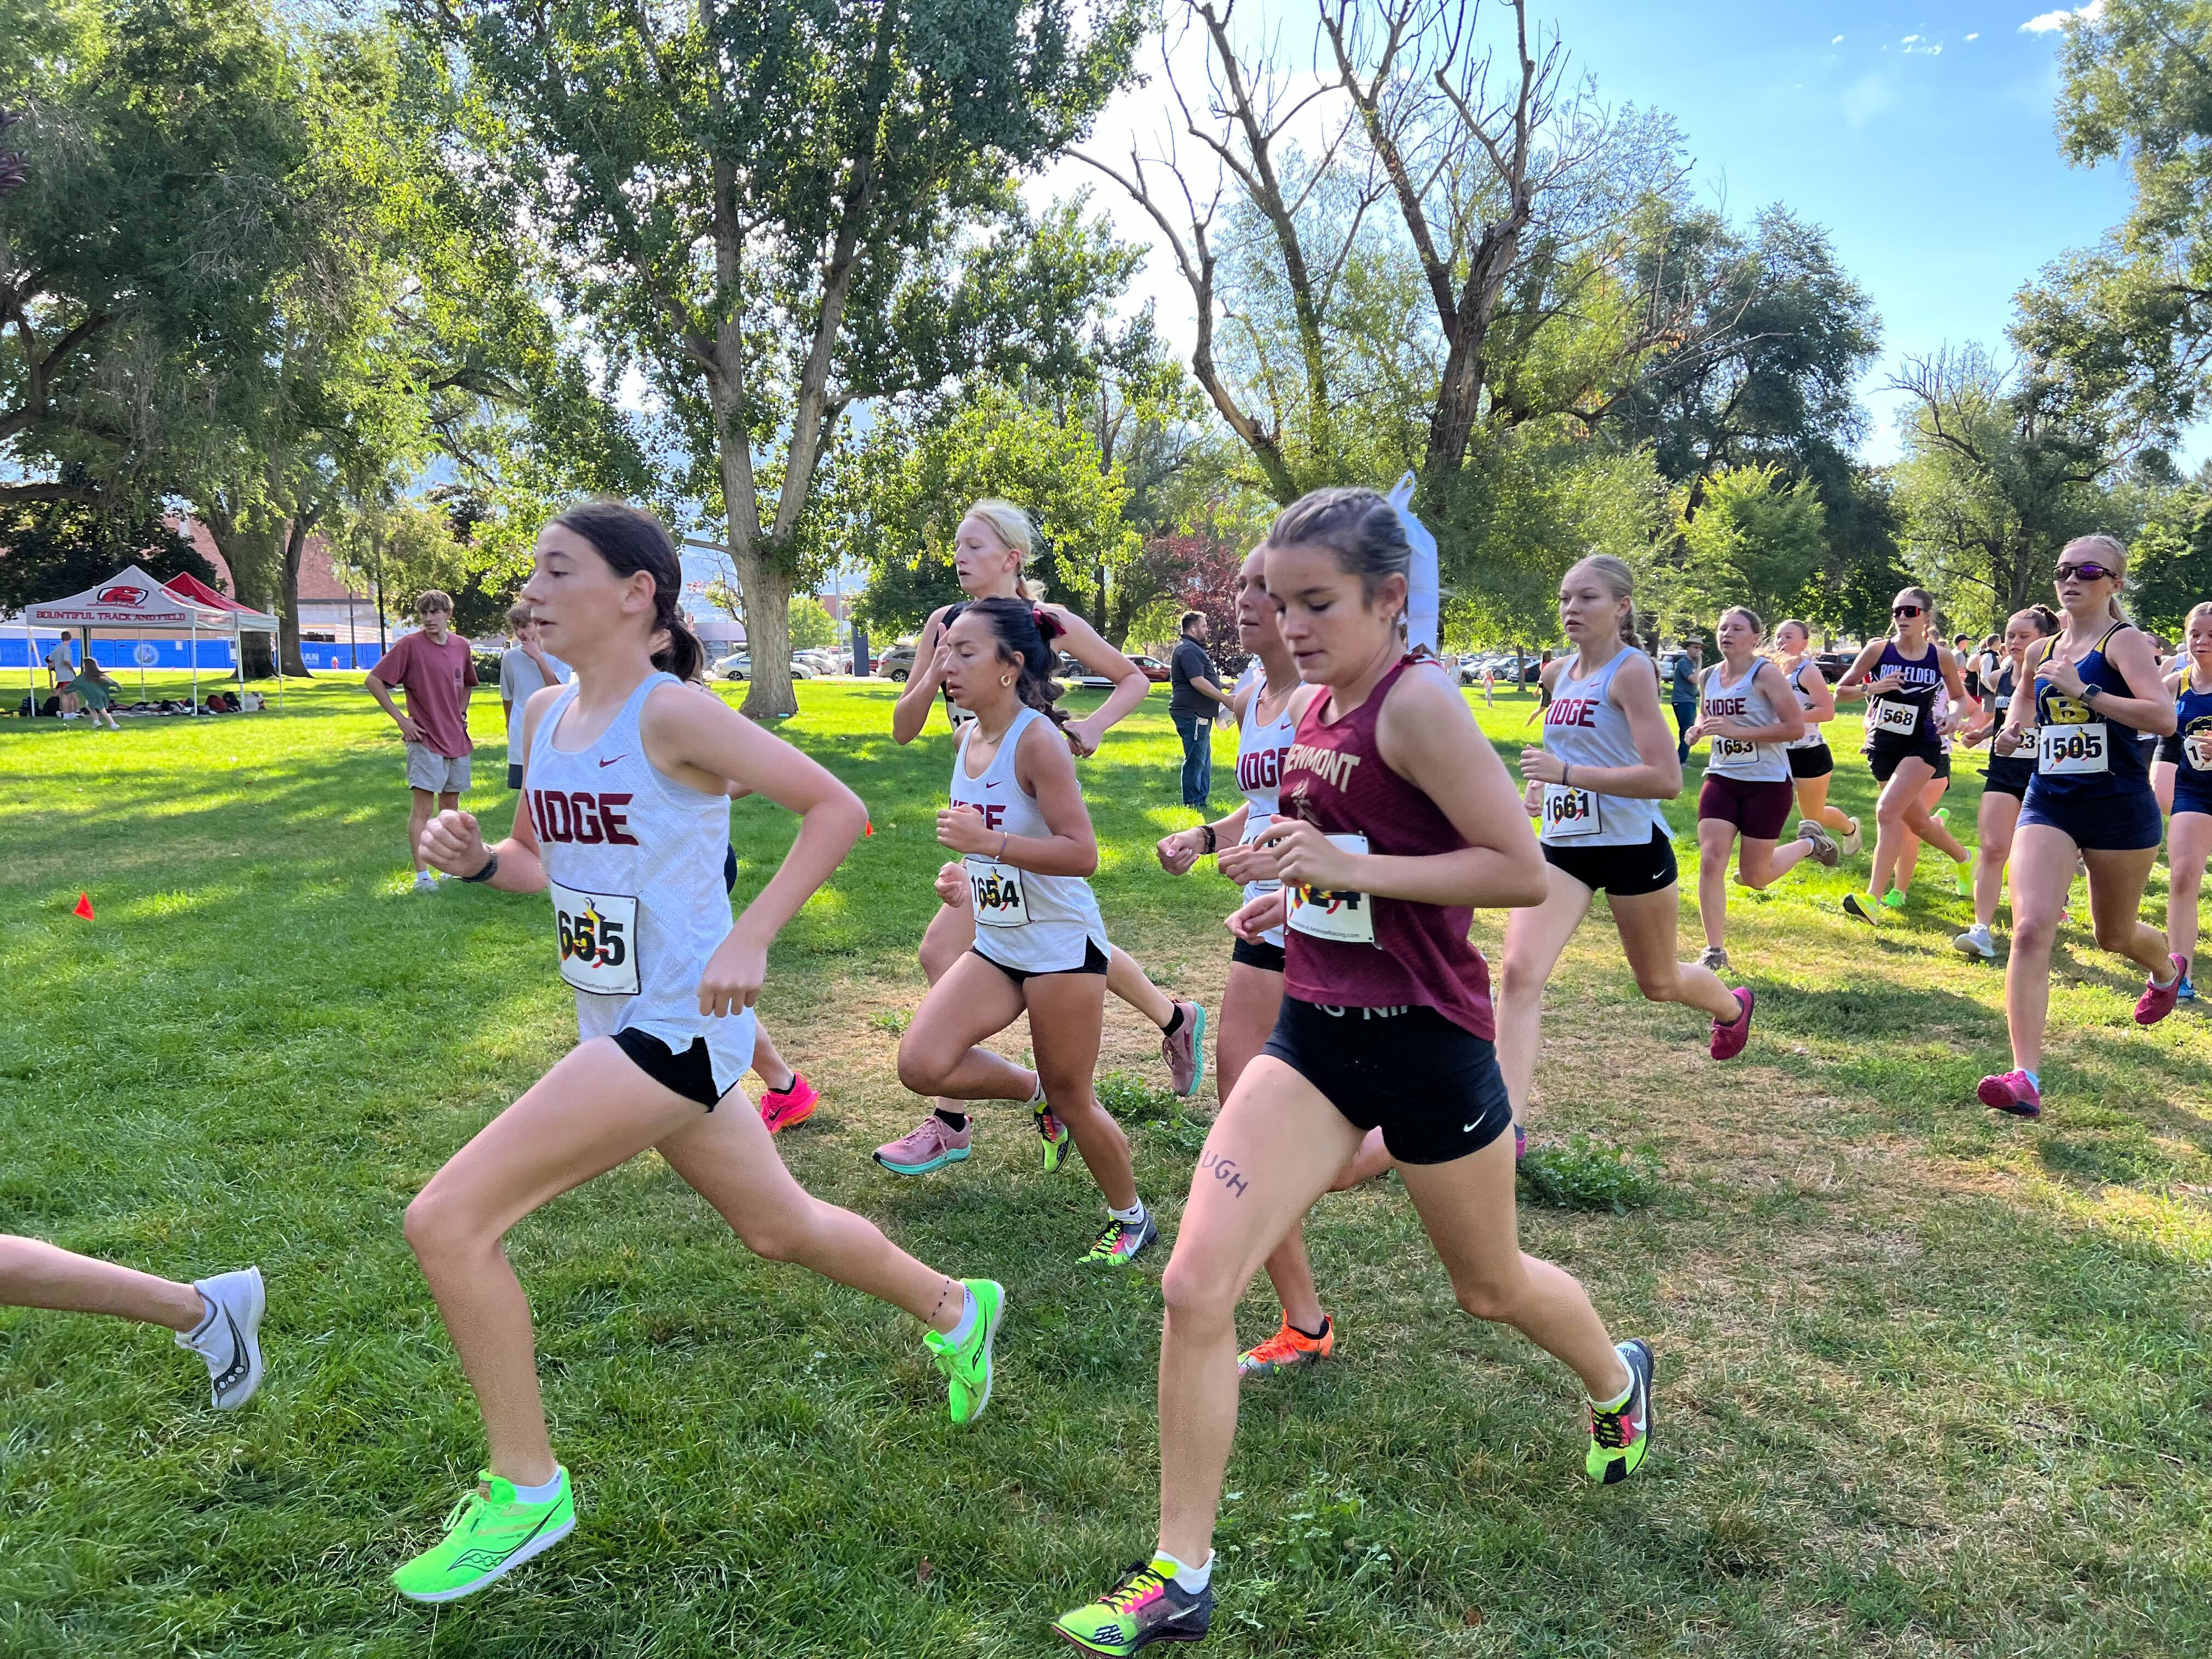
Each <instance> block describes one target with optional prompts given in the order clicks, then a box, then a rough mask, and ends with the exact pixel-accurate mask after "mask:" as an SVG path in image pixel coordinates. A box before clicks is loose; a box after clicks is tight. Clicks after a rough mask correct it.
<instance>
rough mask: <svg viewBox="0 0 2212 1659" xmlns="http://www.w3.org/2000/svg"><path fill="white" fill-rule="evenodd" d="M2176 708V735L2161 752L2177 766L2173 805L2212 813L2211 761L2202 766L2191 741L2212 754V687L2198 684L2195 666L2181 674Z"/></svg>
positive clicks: (2188, 667)
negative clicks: (2196, 742)
mask: <svg viewBox="0 0 2212 1659" xmlns="http://www.w3.org/2000/svg"><path fill="white" fill-rule="evenodd" d="M2173 707H2174V713H2175V715H2176V716H2177V718H2176V720H2175V722H2174V730H2173V735H2172V737H2170V738H2166V742H2165V744H2164V746H2163V748H2162V749H2161V750H2160V753H2161V754H2162V756H2163V757H2164V758H2166V759H2167V760H2170V761H2172V763H2173V765H2174V774H2173V802H2174V805H2175V806H2176V807H2177V808H2179V807H2180V806H2181V805H2182V804H2183V802H2185V801H2186V802H2187V803H2188V807H2189V810H2190V811H2197V812H2212V760H2208V761H2206V762H2205V763H2203V764H2201V765H2200V764H2199V763H2197V760H2196V758H2195V757H2194V756H2193V755H2192V754H2191V751H2190V747H2189V740H2190V739H2191V738H2197V739H2198V740H2199V741H2200V742H2201V743H2202V744H2203V747H2204V748H2205V749H2206V750H2208V751H2212V686H2206V687H2199V686H2198V685H2197V669H2196V665H2194V664H2193V663H2192V664H2191V665H2188V666H2186V667H2185V668H2184V669H2183V670H2182V671H2181V690H2179V692H2178V693H2177V694H2176V695H2175V696H2174V699H2173Z"/></svg>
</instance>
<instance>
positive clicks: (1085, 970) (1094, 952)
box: [968, 939, 1109, 985]
mask: <svg viewBox="0 0 2212 1659" xmlns="http://www.w3.org/2000/svg"><path fill="white" fill-rule="evenodd" d="M968 949H969V952H970V954H972V955H975V956H979V957H983V953H982V952H981V951H978V950H976V949H975V946H974V945H969V947H968ZM983 960H984V961H986V962H990V963H991V966H993V967H994V968H995V969H998V970H999V971H1000V973H1002V974H1004V975H1006V977H1007V978H1008V979H1010V980H1012V981H1013V982H1014V983H1015V984H1017V985H1026V984H1028V983H1029V982H1030V981H1031V980H1033V979H1044V978H1048V977H1049V976H1050V975H1054V974H1103V973H1104V972H1105V971H1106V963H1107V962H1108V960H1109V958H1108V957H1107V955H1106V953H1105V952H1104V951H1102V950H1100V949H1099V948H1098V941H1097V939H1085V940H1084V941H1083V961H1082V962H1081V963H1079V965H1078V966H1076V967H1073V968H1009V967H1007V966H1006V963H1003V962H991V958H990V957H983Z"/></svg>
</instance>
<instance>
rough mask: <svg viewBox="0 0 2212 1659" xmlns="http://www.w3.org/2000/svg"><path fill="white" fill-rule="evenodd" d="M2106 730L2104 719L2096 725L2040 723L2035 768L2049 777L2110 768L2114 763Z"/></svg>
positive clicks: (2037, 734) (2037, 729)
mask: <svg viewBox="0 0 2212 1659" xmlns="http://www.w3.org/2000/svg"><path fill="white" fill-rule="evenodd" d="M2105 733H2106V726H2105V723H2104V721H2102V720H2099V721H2097V722H2096V724H2094V725H2093V726H2055V725H2053V726H2039V727H2037V728H2036V745H2035V769H2036V770H2037V771H2038V772H2039V773H2040V774H2042V775H2044V776H2045V777H2046V778H2049V777H2075V776H2080V775H2083V774H2086V773H2094V772H2108V771H2110V770H2111V769H2112V756H2111V755H2110V753H2109V752H2108V751H2107V750H2106V745H2105Z"/></svg>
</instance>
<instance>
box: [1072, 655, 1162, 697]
mask: <svg viewBox="0 0 2212 1659" xmlns="http://www.w3.org/2000/svg"><path fill="white" fill-rule="evenodd" d="M1129 660H1130V661H1131V662H1133V663H1134V664H1136V665H1137V671H1138V672H1139V673H1140V674H1142V675H1143V676H1144V677H1145V678H1146V680H1147V681H1148V682H1150V683H1151V684H1154V685H1164V684H1167V681H1168V678H1169V674H1168V665H1166V664H1165V663H1164V662H1162V661H1161V660H1160V659H1158V657H1147V656H1146V655H1144V654H1143V653H1140V652H1133V653H1130V654H1129ZM1060 673H1061V674H1062V675H1064V676H1065V677H1066V678H1069V679H1072V680H1073V681H1074V682H1075V684H1078V685H1084V686H1089V687H1091V689H1093V690H1103V688H1105V687H1107V686H1109V685H1111V684H1114V682H1113V681H1112V680H1110V679H1109V678H1107V677H1106V676H1105V675H1103V674H1094V673H1092V672H1091V671H1090V670H1089V669H1087V668H1085V666H1084V665H1082V664H1081V663H1079V662H1078V661H1076V659H1074V658H1073V657H1071V656H1068V655H1066V653H1062V654H1061V656H1060Z"/></svg>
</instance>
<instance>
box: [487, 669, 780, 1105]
mask: <svg viewBox="0 0 2212 1659" xmlns="http://www.w3.org/2000/svg"><path fill="white" fill-rule="evenodd" d="M664 685H667V686H673V687H676V688H677V690H678V692H679V693H680V694H681V695H684V696H690V695H691V694H690V693H689V692H685V691H684V690H683V683H682V682H681V681H679V680H678V679H677V678H676V677H675V676H674V675H672V674H650V675H647V677H646V678H645V679H644V680H643V681H642V682H641V684H639V686H638V688H637V690H635V691H633V692H631V693H630V694H629V701H628V702H625V703H623V706H622V711H621V712H620V713H619V714H617V715H616V716H615V717H614V719H613V720H611V721H610V722H609V723H608V726H607V729H606V730H605V732H602V733H601V734H600V735H599V738H598V740H597V741H595V742H594V743H593V744H592V745H591V747H589V748H588V749H582V750H577V751H576V752H575V753H574V754H569V753H567V752H565V751H563V750H559V749H556V748H555V747H554V744H553V739H554V738H555V736H556V733H557V732H559V730H560V727H561V721H562V716H564V715H565V714H568V710H569V708H571V707H572V706H573V705H574V702H575V701H576V695H577V690H578V688H577V686H576V685H574V684H573V683H572V684H570V685H569V686H568V689H567V690H564V691H563V692H562V694H561V695H560V696H559V697H558V698H557V699H556V701H555V702H554V704H553V706H552V707H551V708H549V709H547V710H546V711H545V714H544V718H543V719H541V720H539V721H538V729H537V731H536V732H533V733H532V737H531V742H530V762H529V771H528V775H527V776H526V780H525V782H526V799H527V802H528V806H529V811H530V822H531V825H532V828H533V829H536V830H537V832H538V851H539V856H540V858H541V859H542V860H543V861H544V866H545V874H546V876H547V878H549V879H550V882H551V884H552V889H551V891H552V898H553V915H554V927H555V929H556V934H557V937H558V939H559V946H558V949H559V956H558V960H559V962H560V966H561V977H562V979H564V980H566V981H568V984H569V985H570V986H571V987H574V990H575V993H576V1029H577V1030H578V1031H579V1032H580V1034H581V1035H582V1036H584V1037H586V1038H587V1039H588V1038H591V1037H601V1036H613V1035H614V1034H615V1033H616V1032H617V1031H619V1030H635V1031H642V1032H644V1033H646V1034H647V1036H653V1037H658V1038H659V1040H660V1041H661V1042H665V1043H666V1044H667V1045H668V1047H669V1048H670V1049H671V1051H673V1052H674V1053H676V1054H683V1053H684V1052H686V1051H687V1050H689V1049H690V1047H691V1045H692V1043H693V1042H696V1041H697V1040H698V1039H699V1038H701V1037H704V1038H705V1039H706V1040H707V1052H708V1055H709V1057H710V1058H711V1059H712V1060H713V1062H714V1086H715V1087H716V1088H717V1089H719V1090H720V1091H722V1092H723V1093H725V1094H727V1093H728V1092H729V1091H731V1090H732V1089H733V1088H735V1087H736V1086H737V1084H738V1079H739V1078H741V1077H743V1076H744V1074H745V1071H746V1069H747V1068H748V1067H749V1066H751V1064H752V1060H753V1014H752V1011H751V1010H750V1008H749V1009H747V1010H746V1011H745V1012H743V1013H742V1014H735V1015H730V1016H727V1017H723V1018H714V1017H710V1016H708V1015H706V1014H702V1013H701V1012H699V981H700V978H701V976H702V975H704V974H705V972H706V971H707V961H708V957H712V956H713V955H714V951H715V950H716V948H717V947H719V946H720V944H721V943H722V941H723V940H724V939H726V938H727V937H729V932H730V900H729V896H728V894H726V892H725V891H724V890H723V889H722V858H723V854H725V853H726V851H727V849H728V848H729V844H730V799H729V797H728V796H727V795H725V794H721V793H714V794H711V795H710V794H706V793H702V792H701V791H699V790H696V789H694V788H692V787H690V785H689V784H684V783H678V781H676V780H675V779H673V778H671V777H669V776H667V775H665V774H663V773H662V772H661V771H660V770H659V769H657V768H656V767H655V766H654V765H653V763H652V762H651V761H649V760H647V758H646V757H645V741H644V738H643V737H642V736H641V733H640V732H639V731H638V714H639V711H640V710H641V709H642V708H644V707H645V700H646V698H647V697H648V696H651V695H652V694H653V691H654V690H655V689H657V688H658V687H660V686H664Z"/></svg>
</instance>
